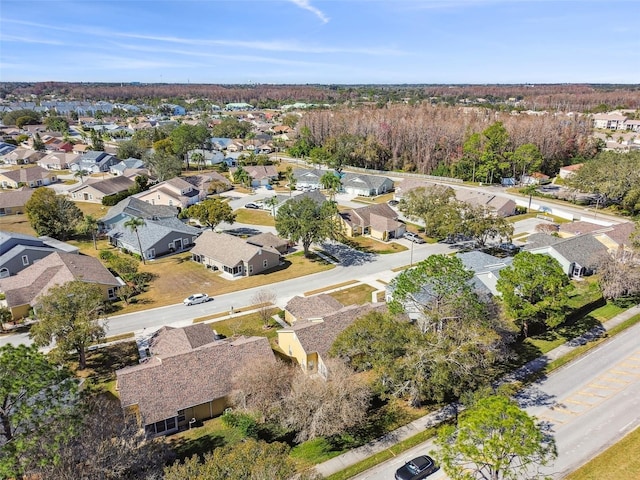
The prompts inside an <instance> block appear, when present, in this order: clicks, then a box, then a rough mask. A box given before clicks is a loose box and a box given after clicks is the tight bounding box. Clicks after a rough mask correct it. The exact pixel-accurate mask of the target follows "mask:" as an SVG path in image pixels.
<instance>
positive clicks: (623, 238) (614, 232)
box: [604, 222, 636, 246]
mask: <svg viewBox="0 0 640 480" xmlns="http://www.w3.org/2000/svg"><path fill="white" fill-rule="evenodd" d="M635 227H636V226H635V224H634V223H631V222H625V223H619V224H617V225H613V226H612V227H611V230H608V231H606V232H604V234H605V235H606V236H607V237H609V238H610V239H611V240H613V241H614V242H616V243H617V244H618V245H626V246H629V245H630V244H631V239H630V237H631V234H632V233H633V231H634V229H635Z"/></svg>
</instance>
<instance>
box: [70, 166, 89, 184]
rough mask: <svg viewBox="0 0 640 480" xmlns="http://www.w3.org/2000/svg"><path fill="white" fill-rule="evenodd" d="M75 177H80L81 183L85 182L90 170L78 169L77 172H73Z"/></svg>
mask: <svg viewBox="0 0 640 480" xmlns="http://www.w3.org/2000/svg"><path fill="white" fill-rule="evenodd" d="M73 176H74V177H80V183H84V177H88V176H89V172H88V171H86V170H82V169H80V170H78V171H77V172H76V173H74V174H73Z"/></svg>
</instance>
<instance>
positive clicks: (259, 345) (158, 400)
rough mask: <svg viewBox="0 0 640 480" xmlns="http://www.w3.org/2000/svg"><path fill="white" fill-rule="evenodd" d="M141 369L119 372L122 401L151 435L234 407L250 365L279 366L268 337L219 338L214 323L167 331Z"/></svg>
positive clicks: (157, 338) (160, 334)
mask: <svg viewBox="0 0 640 480" xmlns="http://www.w3.org/2000/svg"><path fill="white" fill-rule="evenodd" d="M148 353H149V355H150V356H149V357H148V358H147V359H145V360H143V361H142V363H141V364H140V365H136V366H132V367H126V368H123V369H120V370H118V371H116V378H117V388H118V391H119V393H120V403H121V405H122V408H123V410H124V412H125V413H126V414H129V415H132V416H133V417H134V418H136V419H137V421H138V423H139V424H140V426H142V427H144V429H145V430H146V432H147V435H149V436H155V435H164V434H167V433H172V432H176V431H178V430H183V429H186V428H189V426H190V425H192V424H193V423H195V422H200V421H202V420H206V419H209V418H212V417H214V416H216V415H220V414H221V413H223V412H224V409H225V408H226V407H227V406H229V398H228V397H229V395H230V393H231V390H232V379H233V377H234V376H235V375H237V374H238V373H239V372H241V371H242V370H243V369H244V368H246V367H247V365H252V364H256V363H265V362H275V361H276V359H275V356H274V354H273V351H272V350H271V347H270V345H269V340H267V338H266V337H240V338H236V339H224V340H219V339H216V335H215V333H214V331H213V330H212V329H211V327H210V326H209V325H206V324H196V325H190V326H188V327H184V328H172V327H163V328H162V329H160V330H159V331H158V332H157V333H156V335H155V336H154V337H153V339H152V341H151V343H150V345H149V352H148Z"/></svg>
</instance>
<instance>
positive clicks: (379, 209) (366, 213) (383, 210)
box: [342, 203, 398, 229]
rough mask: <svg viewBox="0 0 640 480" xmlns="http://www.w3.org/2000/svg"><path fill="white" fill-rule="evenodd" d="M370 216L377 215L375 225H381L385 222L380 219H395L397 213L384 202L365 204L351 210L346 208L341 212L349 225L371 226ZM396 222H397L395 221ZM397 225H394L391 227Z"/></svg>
mask: <svg viewBox="0 0 640 480" xmlns="http://www.w3.org/2000/svg"><path fill="white" fill-rule="evenodd" d="M372 217H377V220H376V222H377V223H376V226H383V224H384V223H385V222H384V221H383V220H382V219H391V220H397V218H398V214H397V213H396V212H395V211H394V210H393V209H392V208H391V207H390V206H389V205H387V204H386V203H376V204H373V205H367V206H366V207H360V208H356V209H353V210H348V211H347V212H345V213H343V214H342V218H344V219H345V221H347V223H350V224H351V225H359V226H361V227H363V228H364V227H369V226H371V222H372ZM395 223H396V224H397V223H398V222H395ZM396 227H397V225H396V226H394V227H393V229H395V228H396Z"/></svg>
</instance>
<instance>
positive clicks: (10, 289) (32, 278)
mask: <svg viewBox="0 0 640 480" xmlns="http://www.w3.org/2000/svg"><path fill="white" fill-rule="evenodd" d="M73 280H82V281H83V282H88V283H98V284H101V285H109V286H114V287H117V286H119V285H120V283H119V282H118V280H117V279H116V277H114V276H113V275H112V274H111V272H109V270H107V269H106V268H105V266H104V265H102V263H100V261H99V260H98V259H96V258H93V257H88V256H86V255H76V254H73V253H62V252H54V253H52V254H50V255H48V256H46V257H45V258H43V259H42V260H39V261H37V262H36V263H34V264H33V265H30V266H29V267H27V268H25V269H24V270H22V271H21V272H19V273H18V274H17V275H13V276H11V277H7V278H2V279H0V290H1V291H3V292H4V293H5V295H6V300H7V305H8V306H9V307H15V306H18V305H26V304H30V305H34V304H35V303H36V300H37V299H38V297H40V296H42V295H46V294H47V292H48V291H49V289H50V288H52V287H54V286H56V285H62V284H65V283H67V282H70V281H73Z"/></svg>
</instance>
